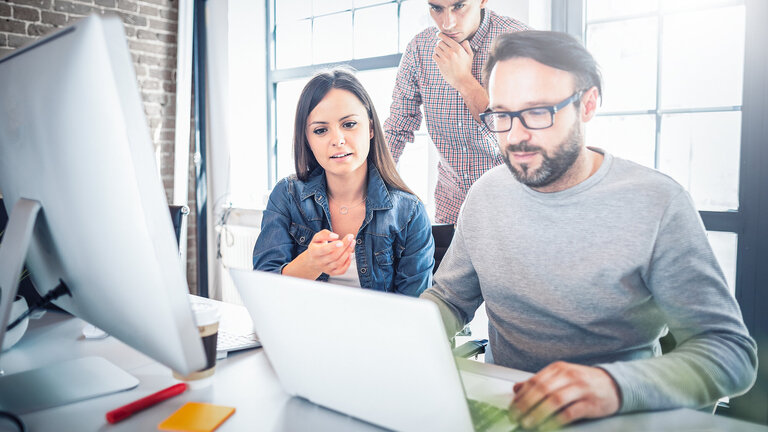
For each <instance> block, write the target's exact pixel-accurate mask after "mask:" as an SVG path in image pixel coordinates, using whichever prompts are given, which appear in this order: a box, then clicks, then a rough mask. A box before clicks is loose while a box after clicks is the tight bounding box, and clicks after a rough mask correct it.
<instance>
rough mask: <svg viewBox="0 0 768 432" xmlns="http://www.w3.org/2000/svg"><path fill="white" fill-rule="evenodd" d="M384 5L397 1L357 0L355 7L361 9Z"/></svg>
mask: <svg viewBox="0 0 768 432" xmlns="http://www.w3.org/2000/svg"><path fill="white" fill-rule="evenodd" d="M382 3H395V0H355V7H356V8H359V7H363V6H371V5H376V4H382Z"/></svg>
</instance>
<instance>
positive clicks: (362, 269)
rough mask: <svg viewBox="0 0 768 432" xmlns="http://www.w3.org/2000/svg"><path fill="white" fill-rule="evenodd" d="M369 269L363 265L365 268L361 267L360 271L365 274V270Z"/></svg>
mask: <svg viewBox="0 0 768 432" xmlns="http://www.w3.org/2000/svg"><path fill="white" fill-rule="evenodd" d="M367 271H368V269H367V268H365V267H363V268H361V269H360V273H362V274H365V272H367Z"/></svg>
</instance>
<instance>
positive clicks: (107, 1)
mask: <svg viewBox="0 0 768 432" xmlns="http://www.w3.org/2000/svg"><path fill="white" fill-rule="evenodd" d="M93 4H95V5H96V6H102V7H106V8H112V9H114V8H116V7H117V0H93Z"/></svg>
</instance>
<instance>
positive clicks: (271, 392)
mask: <svg viewBox="0 0 768 432" xmlns="http://www.w3.org/2000/svg"><path fill="white" fill-rule="evenodd" d="M83 326H84V323H83V321H81V320H80V319H77V318H72V317H70V316H68V315H65V314H62V313H56V312H48V313H46V314H45V316H44V317H43V318H42V319H40V320H32V321H30V327H29V329H28V330H27V334H25V335H24V337H23V338H22V340H21V341H20V342H19V343H18V344H17V345H16V346H15V347H14V348H13V349H11V350H10V351H7V352H5V353H3V355H2V357H1V358H0V367H2V368H3V369H4V371H5V373H6V374H11V373H15V372H20V371H24V370H28V369H34V368H38V367H42V366H45V365H46V364H51V363H53V362H60V361H65V360H70V359H75V358H80V357H84V356H91V355H97V356H102V357H104V358H106V359H107V360H109V361H111V362H112V363H114V364H116V365H117V366H119V367H121V368H123V369H125V370H126V371H128V372H129V373H131V374H132V375H134V376H135V377H136V378H138V379H139V381H140V384H139V386H138V387H136V388H135V389H133V390H130V391H126V392H121V393H116V394H112V395H108V396H104V397H100V398H95V399H91V400H87V401H82V402H78V403H74V404H70V405H65V406H60V407H56V408H51V409H48V410H43V411H38V412H33V413H29V414H26V415H23V416H22V419H23V420H24V421H25V423H26V424H27V427H28V429H29V430H31V431H47V430H81V431H137V430H157V424H158V423H160V422H161V421H162V420H164V419H165V418H166V417H168V416H169V415H171V414H172V413H173V412H174V411H176V410H177V409H178V408H179V407H181V406H182V405H183V404H184V403H186V402H190V401H194V402H208V403H214V404H218V405H227V406H232V407H235V408H236V409H237V411H236V412H235V414H234V415H233V416H232V417H231V418H230V419H229V420H227V421H226V422H225V423H224V424H223V425H222V426H221V427H220V428H219V429H217V431H224V432H226V431H242V430H260V431H261V430H263V431H294V432H302V431H324V430H327V431H369V430H370V431H375V430H380V429H379V428H376V427H374V426H372V425H370V424H367V423H364V422H361V421H357V420H355V419H353V418H350V417H348V416H345V415H342V414H338V413H336V412H333V411H330V410H327V409H324V408H321V407H319V406H317V405H314V404H312V403H310V402H307V401H305V400H303V399H300V398H292V397H290V396H289V395H288V394H286V393H285V392H284V391H283V390H282V388H281V387H280V383H279V382H278V381H277V378H276V376H275V374H274V371H273V369H272V366H271V365H270V364H269V361H268V360H267V357H266V356H265V354H264V352H263V350H261V349H255V350H248V351H243V352H239V353H231V354H230V355H229V357H228V358H226V359H223V360H219V362H218V364H217V366H216V369H217V370H216V373H215V375H214V380H213V383H212V384H211V385H210V386H209V387H206V388H203V389H197V390H188V391H187V392H185V393H184V394H182V395H180V396H177V397H174V398H171V399H168V400H166V401H164V402H162V403H160V404H158V405H156V406H154V407H152V408H150V409H148V410H146V411H143V412H141V413H138V414H136V415H134V416H133V417H131V418H129V419H127V420H125V421H123V422H121V423H118V424H116V425H110V424H108V423H107V422H106V420H105V418H104V415H105V414H106V412H107V411H110V410H112V409H114V408H117V407H119V406H122V405H125V404H127V403H129V402H132V401H134V400H136V399H139V398H141V397H144V396H146V395H148V394H151V393H154V392H156V391H158V390H160V389H162V388H165V387H168V386H170V385H173V384H175V383H176V382H177V381H176V380H174V379H173V378H172V376H171V372H170V370H169V369H168V368H167V367H165V366H162V365H160V364H158V363H156V362H155V361H153V360H152V359H150V358H148V357H146V356H144V355H143V354H141V353H139V352H137V351H136V350H134V349H132V348H130V347H128V346H126V345H125V344H123V343H122V342H120V341H118V340H116V339H115V338H113V337H108V338H106V339H101V340H85V339H84V338H83V336H82V333H81V329H82V327H83ZM461 369H462V376H463V377H464V380H465V386H466V388H467V393H468V395H469V396H470V397H471V396H472V392H473V386H475V385H479V384H478V383H482V382H483V380H487V379H488V378H485V377H494V378H502V379H506V380H509V381H516V380H521V379H525V378H526V377H527V376H529V375H530V374H528V373H525V372H520V371H516V370H513V369H507V368H502V367H498V366H494V365H486V364H482V363H477V362H473V361H468V360H467V361H462V362H461ZM510 388H511V384H510ZM41 391H45V389H41ZM498 393H499V394H498V397H499V398H505V397H507V398H508V397H509V395H506V394H504V391H503V389H499V392H498ZM566 430H569V431H606V432H608V431H610V432H614V431H618V430H644V431H650V430H653V431H675V432H680V431H692V430H696V431H710V430H711V431H716V430H718V431H719V430H729V431H762V432H766V431H768V427H764V426H760V425H756V424H752V423H747V422H743V421H738V420H733V419H729V418H725V417H720V416H713V415H709V414H706V413H702V412H698V411H694V410H688V409H679V410H672V411H664V412H655V413H642V414H632V415H623V416H617V417H612V418H607V419H602V420H598V421H590V422H585V423H582V424H579V425H576V426H572V427H569V428H567V429H566Z"/></svg>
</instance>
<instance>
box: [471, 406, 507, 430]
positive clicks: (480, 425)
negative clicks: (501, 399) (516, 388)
mask: <svg viewBox="0 0 768 432" xmlns="http://www.w3.org/2000/svg"><path fill="white" fill-rule="evenodd" d="M467 403H468V404H469V413H470V415H471V416H472V423H473V424H474V426H475V431H477V432H482V431H487V430H490V429H491V427H493V426H494V425H496V423H498V422H499V421H500V420H502V419H504V418H505V417H507V415H508V411H507V410H506V409H504V408H499V407H497V406H495V405H491V404H489V403H487V402H482V401H478V400H474V399H467ZM515 429H517V428H516V427H515V426H514V425H512V428H511V429H509V430H510V431H513V430H515Z"/></svg>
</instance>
